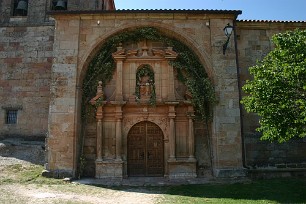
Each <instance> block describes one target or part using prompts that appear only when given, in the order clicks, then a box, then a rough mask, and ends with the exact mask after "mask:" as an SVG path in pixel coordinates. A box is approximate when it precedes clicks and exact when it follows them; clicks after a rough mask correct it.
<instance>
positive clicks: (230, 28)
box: [223, 23, 234, 55]
mask: <svg viewBox="0 0 306 204" xmlns="http://www.w3.org/2000/svg"><path fill="white" fill-rule="evenodd" d="M233 28H234V27H233V26H231V25H230V24H229V23H228V24H227V25H226V26H225V28H223V31H224V34H225V35H226V37H227V40H226V42H225V43H224V44H223V55H225V51H226V48H227V45H228V42H229V40H230V38H231V35H232V32H233Z"/></svg>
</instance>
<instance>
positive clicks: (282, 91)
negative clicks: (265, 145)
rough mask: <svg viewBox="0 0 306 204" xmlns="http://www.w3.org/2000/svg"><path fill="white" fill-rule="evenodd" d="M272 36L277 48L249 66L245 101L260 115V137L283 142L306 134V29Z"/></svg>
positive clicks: (246, 105)
mask: <svg viewBox="0 0 306 204" xmlns="http://www.w3.org/2000/svg"><path fill="white" fill-rule="evenodd" d="M272 39H273V42H274V44H275V49H274V50H273V51H271V52H270V53H269V54H268V55H267V56H266V57H265V58H264V59H263V60H262V61H261V62H258V63H257V65H255V66H253V67H251V68H250V69H249V71H250V73H251V74H252V75H253V77H254V78H253V80H250V81H247V83H246V84H245V85H244V86H243V90H244V91H245V92H246V93H247V94H249V95H248V96H245V97H244V98H243V100H242V103H243V104H244V106H245V108H246V110H247V111H248V112H254V113H257V114H258V115H259V116H260V117H261V118H260V121H259V122H260V127H259V128H257V130H258V131H260V132H262V133H263V135H262V137H261V139H263V140H270V141H274V140H277V141H278V142H280V143H281V142H286V141H288V140H290V139H292V138H303V137H305V136H306V30H303V31H302V30H295V31H288V32H286V33H280V34H277V35H274V36H273V38H272Z"/></svg>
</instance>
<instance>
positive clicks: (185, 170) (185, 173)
mask: <svg viewBox="0 0 306 204" xmlns="http://www.w3.org/2000/svg"><path fill="white" fill-rule="evenodd" d="M168 168H169V178H170V179H189V178H196V177H197V169H196V160H192V161H190V160H188V159H186V160H176V161H168Z"/></svg>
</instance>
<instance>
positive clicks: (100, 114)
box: [90, 81, 103, 161]
mask: <svg viewBox="0 0 306 204" xmlns="http://www.w3.org/2000/svg"><path fill="white" fill-rule="evenodd" d="M101 99H102V101H103V87H102V81H99V83H98V86H97V95H96V96H95V97H94V98H92V99H91V100H90V103H91V104H92V105H95V106H97V112H96V120H97V149H96V152H97V158H96V159H97V161H102V160H103V155H102V148H103V124H102V119H103V102H102V103H101V104H97V101H100V100H101Z"/></svg>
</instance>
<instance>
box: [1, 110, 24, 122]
mask: <svg viewBox="0 0 306 204" xmlns="http://www.w3.org/2000/svg"><path fill="white" fill-rule="evenodd" d="M2 109H4V111H5V115H4V123H5V124H6V125H16V124H17V123H18V115H19V111H20V110H22V106H2Z"/></svg>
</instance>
